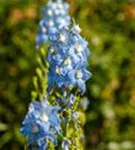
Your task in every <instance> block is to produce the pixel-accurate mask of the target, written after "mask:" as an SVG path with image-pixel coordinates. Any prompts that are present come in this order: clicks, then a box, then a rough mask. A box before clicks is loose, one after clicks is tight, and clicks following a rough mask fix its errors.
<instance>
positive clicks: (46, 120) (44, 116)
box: [40, 113, 49, 122]
mask: <svg viewBox="0 0 135 150" xmlns="http://www.w3.org/2000/svg"><path fill="white" fill-rule="evenodd" d="M40 119H41V120H42V121H44V122H48V120H49V118H48V116H47V114H46V113H43V114H42V115H41V117H40Z"/></svg>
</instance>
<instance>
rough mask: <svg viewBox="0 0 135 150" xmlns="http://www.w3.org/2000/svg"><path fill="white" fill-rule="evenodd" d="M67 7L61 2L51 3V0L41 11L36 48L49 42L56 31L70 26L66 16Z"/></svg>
mask: <svg viewBox="0 0 135 150" xmlns="http://www.w3.org/2000/svg"><path fill="white" fill-rule="evenodd" d="M68 8H69V5H68V4H67V3H65V2H63V1H62V0H57V1H56V2H52V1H51V0H50V1H49V3H48V4H47V5H46V6H45V8H44V9H43V19H42V20H41V21H40V23H39V30H38V34H37V38H36V44H37V48H38V47H39V46H40V45H41V44H43V43H45V42H46V41H48V40H50V38H52V37H53V35H54V34H55V32H57V30H58V29H60V28H62V27H65V26H68V25H69V24H70V16H69V15H68Z"/></svg>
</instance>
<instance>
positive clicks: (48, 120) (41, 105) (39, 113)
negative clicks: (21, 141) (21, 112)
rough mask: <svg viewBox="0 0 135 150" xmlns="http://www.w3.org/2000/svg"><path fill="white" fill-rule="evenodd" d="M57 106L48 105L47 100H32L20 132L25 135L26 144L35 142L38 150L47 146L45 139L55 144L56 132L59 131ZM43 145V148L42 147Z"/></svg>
mask: <svg viewBox="0 0 135 150" xmlns="http://www.w3.org/2000/svg"><path fill="white" fill-rule="evenodd" d="M58 110H59V107H57V106H55V107H53V106H50V105H49V104H48V103H47V101H43V102H38V101H35V102H32V103H31V104H30V106H29V111H28V113H27V115H26V117H25V119H24V121H23V123H22V128H21V132H22V134H23V135H25V136H26V137H27V144H28V145H31V144H37V145H38V147H39V149H40V150H45V148H46V147H47V143H46V140H47V139H50V140H51V141H52V142H53V143H54V144H57V140H56V133H58V132H60V122H61V120H60V118H59V116H58V114H57V113H58ZM42 147H43V149H42Z"/></svg>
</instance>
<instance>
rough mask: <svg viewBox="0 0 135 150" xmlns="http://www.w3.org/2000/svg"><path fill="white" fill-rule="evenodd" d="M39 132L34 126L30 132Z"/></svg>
mask: <svg viewBox="0 0 135 150" xmlns="http://www.w3.org/2000/svg"><path fill="white" fill-rule="evenodd" d="M38 131H39V129H38V127H37V126H36V125H35V126H33V127H32V129H31V132H32V133H37V132H38Z"/></svg>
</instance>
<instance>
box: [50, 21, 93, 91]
mask: <svg viewBox="0 0 135 150" xmlns="http://www.w3.org/2000/svg"><path fill="white" fill-rule="evenodd" d="M79 32H80V30H79V27H78V26H77V25H76V24H74V25H73V27H72V28H71V29H69V28H67V27H66V28H61V29H60V30H59V31H57V32H56V33H55V35H54V37H53V39H52V40H51V45H50V47H49V49H48V51H49V54H48V62H49V64H50V70H49V74H48V79H49V84H50V85H49V86H50V87H53V86H57V87H58V88H61V87H64V88H69V87H79V89H80V90H81V91H82V93H84V92H85V90H86V89H85V82H86V81H87V80H88V79H89V78H90V76H91V73H90V72H89V71H88V70H87V69H86V67H87V57H88V55H89V53H90V52H89V49H88V43H87V42H86V41H85V39H84V38H82V37H81V36H80V34H79Z"/></svg>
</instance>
